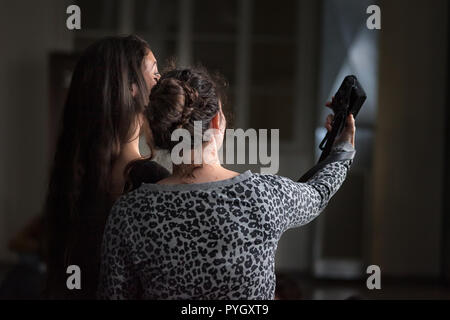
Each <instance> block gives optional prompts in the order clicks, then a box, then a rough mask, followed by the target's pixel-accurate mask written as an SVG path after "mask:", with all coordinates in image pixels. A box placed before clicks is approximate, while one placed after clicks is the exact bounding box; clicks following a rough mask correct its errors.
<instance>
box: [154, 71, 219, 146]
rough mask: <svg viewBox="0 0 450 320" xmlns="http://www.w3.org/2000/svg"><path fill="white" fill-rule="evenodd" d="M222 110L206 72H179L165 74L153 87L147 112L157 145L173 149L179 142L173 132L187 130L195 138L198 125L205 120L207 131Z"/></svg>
mask: <svg viewBox="0 0 450 320" xmlns="http://www.w3.org/2000/svg"><path fill="white" fill-rule="evenodd" d="M219 110H220V104H219V97H218V95H217V92H216V90H215V84H214V81H213V80H212V79H211V78H210V76H209V75H208V74H207V73H206V72H205V71H203V70H196V69H183V70H176V69H175V70H172V71H169V72H167V73H165V74H164V75H163V76H162V77H161V79H160V81H159V82H158V83H157V84H156V85H155V86H154V87H153V89H152V91H151V93H150V99H149V107H148V109H147V119H148V121H149V125H150V128H151V130H152V133H153V139H154V144H155V145H156V147H158V148H161V149H168V150H171V149H172V147H173V146H174V145H175V144H177V143H178V141H171V135H172V132H173V131H175V130H176V129H178V128H183V129H186V130H188V131H189V132H190V133H191V136H193V135H194V122H195V121H201V123H202V132H204V131H206V130H207V129H209V126H210V123H211V120H212V118H213V117H214V116H215V115H216V114H217V112H219ZM191 142H192V143H193V139H191Z"/></svg>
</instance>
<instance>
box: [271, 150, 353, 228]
mask: <svg viewBox="0 0 450 320" xmlns="http://www.w3.org/2000/svg"><path fill="white" fill-rule="evenodd" d="M342 153H346V154H349V153H350V158H351V159H348V158H349V157H342V158H347V160H339V161H334V162H329V163H326V164H325V165H324V166H323V167H322V168H321V169H320V170H319V171H317V172H316V173H315V175H314V176H312V177H311V178H310V179H309V180H308V181H307V182H306V183H299V182H294V181H292V180H290V179H287V178H284V179H283V180H282V182H281V190H280V195H281V197H282V201H281V203H282V206H283V208H282V212H283V214H282V217H281V219H282V221H280V222H281V226H282V231H285V230H287V229H289V228H295V227H299V226H302V225H305V224H307V223H309V222H311V221H312V220H313V219H315V218H316V217H317V216H318V215H319V214H320V213H321V212H322V211H323V209H325V207H326V206H327V204H328V202H329V201H330V199H331V197H332V196H333V195H334V194H335V193H336V191H337V190H338V189H339V188H340V187H341V185H342V183H343V182H344V180H345V178H346V175H347V171H348V170H349V169H350V166H351V164H352V162H353V156H354V153H355V151H354V149H353V147H352V146H350V147H349V145H348V144H346V145H339V146H336V147H334V149H333V151H332V153H331V154H330V155H331V156H336V155H339V154H342ZM331 158H333V157H331ZM334 158H339V157H334Z"/></svg>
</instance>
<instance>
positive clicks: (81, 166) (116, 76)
mask: <svg viewBox="0 0 450 320" xmlns="http://www.w3.org/2000/svg"><path fill="white" fill-rule="evenodd" d="M149 51H150V48H149V46H148V44H147V43H146V42H145V41H144V40H142V39H140V38H138V37H137V36H123V37H110V38H106V39H103V40H100V41H98V42H96V43H94V44H92V45H91V46H90V47H89V48H88V49H87V50H86V51H85V52H84V54H83V55H82V57H81V58H80V60H79V61H78V63H77V65H76V67H75V70H74V73H73V76H72V82H71V85H70V89H69V92H68V96H67V100H66V104H65V107H64V111H63V119H62V128H61V131H60V136H59V139H58V142H57V146H56V153H55V157H54V162H53V168H52V171H51V175H50V181H49V188H48V194H47V199H46V206H45V218H44V221H45V225H46V232H45V234H46V237H45V242H44V249H45V251H44V254H45V257H46V262H47V274H48V276H47V282H46V290H45V295H46V296H47V297H49V298H94V297H95V290H96V286H97V277H98V265H99V256H100V246H101V240H102V235H103V228H104V224H105V222H106V217H107V215H108V212H109V210H110V207H111V205H112V201H113V197H112V195H111V180H112V178H111V177H112V166H113V164H114V162H115V161H116V159H117V158H118V156H119V154H120V150H121V146H122V145H123V144H124V143H126V142H128V141H129V140H130V138H131V134H132V133H134V132H135V130H136V128H137V127H136V126H137V125H138V115H140V114H142V112H143V111H144V109H145V106H146V105H147V103H148V95H149V88H147V85H146V82H145V79H144V76H143V73H142V64H143V62H144V58H145V56H146V55H147V54H148V53H149ZM133 85H134V86H136V87H135V88H136V89H137V90H136V91H137V94H135V95H133V94H132V87H133ZM69 265H78V266H79V267H80V269H81V276H82V277H81V280H82V283H81V290H72V291H69V290H68V289H67V287H66V279H67V277H68V276H69V275H67V274H66V269H67V267H68V266H69Z"/></svg>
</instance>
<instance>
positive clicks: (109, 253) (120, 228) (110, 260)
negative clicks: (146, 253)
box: [97, 200, 140, 300]
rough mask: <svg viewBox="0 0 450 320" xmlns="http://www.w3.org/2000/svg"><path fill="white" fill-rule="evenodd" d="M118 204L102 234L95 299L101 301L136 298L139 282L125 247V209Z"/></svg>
mask: <svg viewBox="0 0 450 320" xmlns="http://www.w3.org/2000/svg"><path fill="white" fill-rule="evenodd" d="M121 202H122V201H120V200H119V201H118V202H117V203H116V204H115V205H114V207H113V208H112V210H111V213H110V215H109V217H108V221H107V223H106V226H105V230H104V233H103V242H102V249H101V262H100V274H99V284H98V290H97V297H98V298H99V299H103V300H128V299H138V298H139V292H140V291H139V288H140V282H139V279H138V277H137V273H136V272H135V271H136V270H134V269H135V266H134V264H133V261H132V259H131V256H130V250H129V246H128V245H127V238H128V237H126V232H127V230H130V229H129V228H127V225H126V224H127V220H126V216H125V213H126V208H124V207H121Z"/></svg>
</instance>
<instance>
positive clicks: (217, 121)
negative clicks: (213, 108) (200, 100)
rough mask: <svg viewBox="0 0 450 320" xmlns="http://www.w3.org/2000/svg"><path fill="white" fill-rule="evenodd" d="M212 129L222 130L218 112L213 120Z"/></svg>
mask: <svg viewBox="0 0 450 320" xmlns="http://www.w3.org/2000/svg"><path fill="white" fill-rule="evenodd" d="M210 128H211V129H218V130H219V129H220V112H217V114H216V115H215V116H214V118H212V119H211V125H210Z"/></svg>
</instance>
